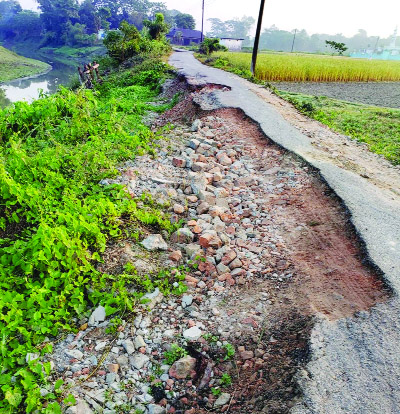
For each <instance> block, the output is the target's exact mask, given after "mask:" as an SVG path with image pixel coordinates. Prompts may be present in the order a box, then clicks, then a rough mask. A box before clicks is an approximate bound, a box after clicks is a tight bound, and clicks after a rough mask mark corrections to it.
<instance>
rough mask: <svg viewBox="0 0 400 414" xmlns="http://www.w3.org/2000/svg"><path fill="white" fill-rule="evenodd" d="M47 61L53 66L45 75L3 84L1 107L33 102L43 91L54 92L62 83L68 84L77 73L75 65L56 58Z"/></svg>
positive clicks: (0, 99)
mask: <svg viewBox="0 0 400 414" xmlns="http://www.w3.org/2000/svg"><path fill="white" fill-rule="evenodd" d="M41 60H45V59H41ZM46 61H47V59H46ZM47 63H49V64H50V65H51V66H52V70H50V71H49V72H47V73H45V74H43V75H39V76H36V77H32V78H28V79H26V78H25V79H16V80H13V81H10V82H6V83H3V84H1V85H0V107H2V108H4V107H5V106H8V105H10V104H11V103H13V102H17V101H27V102H32V101H33V100H34V99H37V98H39V96H40V94H41V93H44V94H53V93H55V92H56V91H57V88H58V87H59V86H60V85H67V84H68V83H69V82H70V79H71V76H72V75H75V74H76V73H77V72H76V67H75V65H74V66H72V65H66V64H65V63H62V62H59V61H56V60H54V61H53V60H49V61H47ZM76 66H78V64H76Z"/></svg>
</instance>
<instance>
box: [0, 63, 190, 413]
mask: <svg viewBox="0 0 400 414" xmlns="http://www.w3.org/2000/svg"><path fill="white" fill-rule="evenodd" d="M165 67H166V65H164V64H163V63H162V62H159V63H153V64H152V65H151V66H150V67H149V68H148V69H147V71H141V72H135V68H133V69H132V70H125V71H118V72H116V73H113V74H112V75H110V76H109V77H108V78H107V79H106V81H105V82H104V83H103V84H102V85H100V86H98V87H96V90H94V91H88V90H82V89H80V90H78V91H77V92H72V91H70V90H68V89H65V88H61V89H60V91H59V92H58V93H56V94H55V95H52V96H49V97H45V98H42V99H38V100H36V101H34V102H33V103H32V104H28V103H26V102H16V103H15V104H14V105H13V106H12V107H9V108H7V109H5V110H2V111H0V333H1V335H0V366H1V372H0V412H2V413H3V412H4V413H5V412H7V413H14V412H27V413H30V412H40V413H47V414H58V413H61V408H60V403H61V404H63V405H64V407H65V405H67V404H69V403H70V404H73V397H72V396H70V397H67V399H64V400H63V397H62V392H61V391H60V389H59V388H60V386H61V384H62V380H61V383H58V382H57V384H58V386H57V387H55V388H54V392H53V393H50V394H48V395H46V397H42V396H41V395H40V388H41V387H43V386H46V384H48V377H47V376H48V375H49V374H50V371H51V366H50V364H49V363H42V362H41V361H40V359H39V357H40V355H45V354H46V353H49V352H51V351H52V346H51V343H50V342H49V339H50V340H51V339H52V338H53V339H54V338H55V337H56V336H57V335H58V334H59V332H60V331H70V332H77V330H78V329H79V328H78V325H79V324H78V319H79V318H81V317H82V316H89V314H90V309H91V308H92V307H94V306H97V305H98V304H100V303H101V304H102V305H103V306H104V307H105V309H106V312H107V315H114V317H116V318H118V317H122V315H123V314H124V313H125V312H127V313H129V312H132V311H133V310H134V307H135V305H136V304H137V303H138V302H140V301H141V300H142V297H143V295H144V294H145V293H146V292H147V291H153V290H154V289H155V288H157V287H158V288H159V289H160V291H162V292H163V293H164V294H168V293H173V294H179V293H181V292H183V291H184V286H182V285H181V281H182V280H183V279H184V274H183V273H182V272H181V271H180V270H179V269H175V271H174V272H171V271H170V269H165V270H164V269H161V270H160V272H159V273H157V274H154V275H147V276H145V277H142V276H139V275H138V273H137V271H136V269H135V268H134V267H133V266H129V265H127V266H126V268H125V270H124V271H123V273H122V274H119V275H112V274H104V273H101V272H99V271H98V270H97V268H98V264H99V263H101V262H102V253H103V252H104V251H105V249H106V247H107V245H108V244H109V243H117V242H120V241H121V240H130V241H132V240H135V239H136V238H135V236H136V235H138V234H139V235H140V234H142V233H143V232H145V231H146V229H147V231H150V232H153V233H160V232H161V231H166V232H167V233H171V232H173V231H175V230H176V229H177V228H178V227H179V224H173V223H171V221H170V220H169V216H168V213H166V212H165V211H164V210H163V209H162V208H160V206H158V205H157V204H156V203H155V202H154V201H153V200H152V199H151V197H149V196H145V197H142V198H140V199H132V198H131V197H130V196H129V194H128V193H127V192H126V191H125V190H124V188H123V187H122V186H119V185H102V184H101V182H102V180H104V179H107V178H113V177H116V176H118V175H119V172H118V170H117V167H118V166H119V165H121V163H123V162H124V161H125V160H133V159H134V158H135V156H136V155H137V154H143V153H149V154H154V146H155V145H157V141H158V139H160V136H158V135H156V134H155V133H153V132H152V131H151V130H150V129H149V128H148V127H147V126H145V125H144V124H143V122H142V116H143V115H144V114H145V112H146V111H147V110H148V109H151V108H150V105H149V104H148V103H147V102H151V101H154V99H155V98H156V96H157V93H158V90H159V81H160V79H162V78H164V77H165ZM133 242H134V241H133ZM175 282H178V287H177V288H174V283H175ZM29 356H30V357H29Z"/></svg>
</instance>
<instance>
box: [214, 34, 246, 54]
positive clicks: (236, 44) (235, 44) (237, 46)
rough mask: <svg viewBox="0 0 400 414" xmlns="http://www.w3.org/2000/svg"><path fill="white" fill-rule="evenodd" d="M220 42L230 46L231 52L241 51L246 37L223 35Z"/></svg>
mask: <svg viewBox="0 0 400 414" xmlns="http://www.w3.org/2000/svg"><path fill="white" fill-rule="evenodd" d="M219 40H220V41H219V43H220V44H221V45H222V46H225V47H227V48H228V50H229V51H231V52H240V51H241V50H242V45H243V40H244V39H235V38H232V37H221V38H220V39H219Z"/></svg>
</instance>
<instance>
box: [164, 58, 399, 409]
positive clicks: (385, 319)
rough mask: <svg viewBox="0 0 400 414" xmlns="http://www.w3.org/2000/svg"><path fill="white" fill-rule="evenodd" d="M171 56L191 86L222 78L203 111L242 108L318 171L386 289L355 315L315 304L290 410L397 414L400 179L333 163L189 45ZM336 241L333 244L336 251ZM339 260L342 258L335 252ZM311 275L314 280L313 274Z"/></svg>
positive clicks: (204, 99)
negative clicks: (332, 313)
mask: <svg viewBox="0 0 400 414" xmlns="http://www.w3.org/2000/svg"><path fill="white" fill-rule="evenodd" d="M170 63H171V64H172V65H174V66H175V67H176V68H178V70H179V72H180V73H181V75H183V76H184V77H185V78H186V80H187V82H188V84H189V85H190V86H191V87H192V88H194V89H196V88H197V89H201V88H204V87H205V86H207V85H219V87H218V88H210V89H209V92H208V93H207V94H205V96H203V97H202V100H201V101H200V102H199V103H198V104H199V105H200V106H201V107H202V109H203V110H206V111H211V110H218V109H221V108H236V109H238V110H241V111H243V112H244V114H246V115H247V116H248V117H249V118H250V119H252V120H253V121H255V122H256V123H257V124H258V125H259V127H260V129H261V130H262V132H263V133H264V134H265V136H266V137H268V138H269V139H270V140H272V141H273V142H275V143H276V144H278V145H280V146H282V147H283V148H285V149H287V150H288V151H290V152H291V153H293V154H296V155H297V156H298V157H300V158H301V159H303V160H304V161H305V162H307V163H308V164H309V165H310V166H312V167H313V168H315V169H316V170H317V171H318V172H319V175H320V179H321V180H322V181H325V182H326V183H327V185H328V186H329V187H330V188H331V189H332V190H333V191H334V193H335V194H336V195H337V196H338V197H339V199H340V200H341V201H342V202H343V205H344V206H345V208H346V209H347V210H348V212H349V213H350V215H351V222H352V224H353V225H354V228H355V230H356V232H357V233H358V236H359V239H360V240H361V242H362V243H363V248H364V251H363V257H364V258H367V259H368V260H369V262H370V263H372V264H373V265H374V266H375V267H376V269H375V270H376V273H377V274H378V275H379V274H380V276H381V277H382V278H383V280H384V281H385V283H386V284H387V288H388V289H389V290H390V293H389V294H388V295H387V298H385V300H384V301H381V300H377V304H375V305H373V306H372V307H370V308H369V309H368V310H361V311H360V310H359V309H357V307H355V309H354V311H355V312H354V314H352V315H349V314H347V315H339V316H342V317H338V318H330V317H327V315H326V314H325V313H323V312H320V311H319V309H318V307H316V308H315V318H316V323H315V324H314V326H313V329H312V332H311V360H310V361H309V363H308V364H307V366H306V367H305V369H304V370H301V371H299V372H298V373H297V382H298V384H299V386H300V387H301V390H302V393H303V398H302V401H301V402H299V403H297V404H296V405H295V406H294V407H293V408H292V410H291V412H292V413H295V414H306V413H315V414H317V413H318V414H339V413H352V414H357V413H359V414H361V413H362V414H369V413H370V414H373V413H377V412H381V413H385V414H386V413H387V414H391V413H393V414H394V413H399V408H398V407H399V406H400V352H399V350H400V323H399V321H400V306H399V305H400V303H399V299H398V292H399V289H400V266H399V264H400V196H399V194H400V186H397V184H398V183H399V182H400V181H396V179H395V181H394V183H393V182H391V183H390V185H388V186H384V185H377V183H376V182H375V181H374V180H369V179H368V177H365V176H363V175H364V174H358V173H357V172H355V171H354V169H348V168H345V167H343V164H342V165H340V164H338V163H337V162H335V160H334V157H327V156H326V154H324V153H323V152H322V151H321V149H320V148H318V146H315V145H313V142H312V140H310V138H309V137H307V136H306V135H304V134H303V133H302V132H301V131H299V129H297V128H296V127H294V126H293V125H291V123H289V122H287V121H286V120H285V119H284V116H282V114H281V113H280V112H279V111H278V110H277V109H276V108H274V107H273V106H272V105H271V104H270V103H268V102H267V100H266V99H263V97H262V96H261V95H262V94H261V93H258V92H257V91H255V87H254V85H251V84H250V83H248V82H247V81H244V80H243V79H240V78H239V77H237V76H235V75H232V74H228V73H226V72H223V71H221V70H218V69H215V68H210V67H207V66H204V65H202V64H201V63H200V62H198V61H197V60H196V59H195V58H194V57H193V55H192V54H191V53H189V52H175V53H174V54H173V55H172V57H171V59H170ZM360 150H363V149H360ZM382 168H383V167H382ZM305 240H307V237H306V238H305ZM303 241H304V240H303ZM339 248H340V246H338V245H332V246H331V249H332V251H333V252H334V251H335V250H337V249H339ZM338 260H346V258H345V257H343V256H339V259H338ZM311 270H312V269H311V268H310V271H311ZM311 273H312V272H311ZM314 280H315V283H317V281H318V278H316V279H314ZM355 286H356V285H355ZM319 288H322V287H321V286H320V287H318V286H317V287H316V290H318V289H319ZM377 289H380V287H379V286H378V287H377ZM339 303H340V301H339ZM371 305H372V304H371Z"/></svg>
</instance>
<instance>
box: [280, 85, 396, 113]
mask: <svg viewBox="0 0 400 414" xmlns="http://www.w3.org/2000/svg"><path fill="white" fill-rule="evenodd" d="M273 85H274V86H275V87H276V88H277V89H279V90H282V91H288V92H294V93H302V94H305V95H315V96H328V97H329V98H334V99H340V100H342V101H349V102H355V103H362V104H366V105H374V106H383V107H388V108H400V82H346V83H343V82H321V83H320V82H274V83H273Z"/></svg>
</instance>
